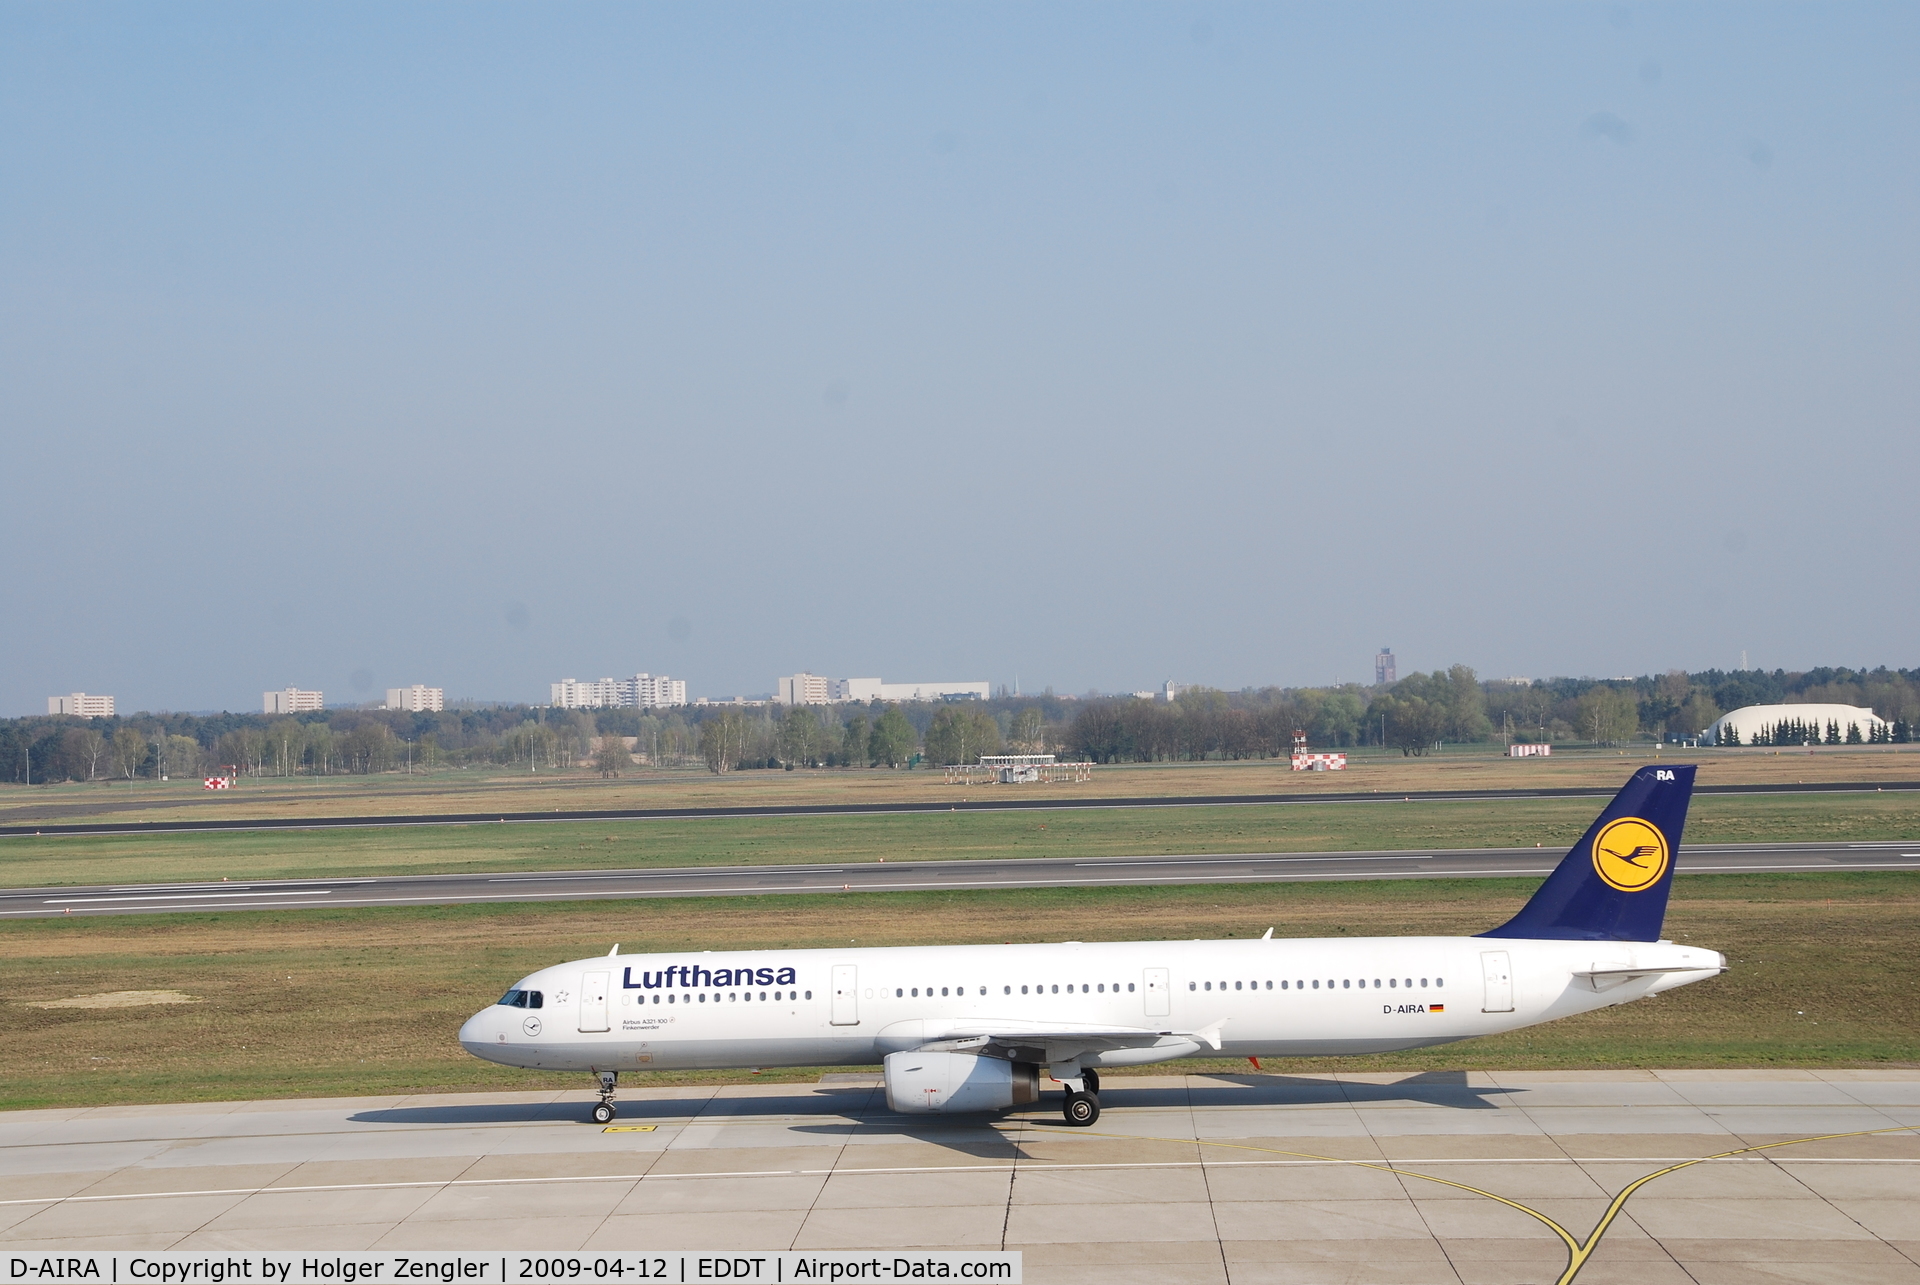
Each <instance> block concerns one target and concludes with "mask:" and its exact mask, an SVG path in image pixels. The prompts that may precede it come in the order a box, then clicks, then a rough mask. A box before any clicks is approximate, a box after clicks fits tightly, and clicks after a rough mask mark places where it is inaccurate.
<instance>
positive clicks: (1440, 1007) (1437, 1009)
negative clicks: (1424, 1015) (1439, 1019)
mask: <svg viewBox="0 0 1920 1285" xmlns="http://www.w3.org/2000/svg"><path fill="white" fill-rule="evenodd" d="M1427 1011H1428V1012H1429V1013H1444V1012H1446V1011H1447V1006H1446V1005H1445V1004H1429V1005H1427Z"/></svg>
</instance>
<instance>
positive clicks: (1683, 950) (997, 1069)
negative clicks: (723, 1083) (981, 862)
mask: <svg viewBox="0 0 1920 1285" xmlns="http://www.w3.org/2000/svg"><path fill="white" fill-rule="evenodd" d="M1693 774H1694V769H1693V768H1691V767H1647V768H1642V769H1640V770H1639V771H1638V772H1636V773H1634V775H1633V779H1632V780H1630V781H1628V782H1627V785H1626V788H1624V789H1623V790H1621V791H1620V793H1619V794H1618V795H1616V796H1615V797H1614V799H1613V801H1612V802H1611V803H1609V804H1608V805H1607V807H1606V809H1605V810H1604V811H1603V812H1601V814H1600V816H1599V819H1598V820H1596V821H1595V822H1594V823H1593V825H1592V827H1591V828H1590V829H1589V830H1588V831H1587V833H1586V834H1585V835H1584V836H1582V837H1581V839H1580V842H1578V843H1576V844H1575V845H1574V846H1573V850H1572V851H1571V852H1569V853H1568V854H1567V855H1566V857H1565V858H1564V859H1563V860H1562V861H1561V862H1560V864H1559V866H1558V867H1557V868H1556V869H1555V870H1554V871H1553V873H1552V874H1551V875H1549V876H1547V880H1546V882H1545V883H1543V884H1542V885H1541V886H1540V888H1539V890H1538V891H1537V892H1535V893H1534V895H1533V899H1532V900H1530V901H1529V902H1527V904H1526V906H1525V907H1524V908H1523V909H1522V910H1521V911H1520V913H1519V914H1517V915H1515V916H1514V917H1513V918H1512V919H1511V920H1509V921H1508V922H1507V923H1505V924H1502V925H1501V926H1500V927H1498V928H1494V929H1492V930H1490V931H1488V932H1485V933H1482V934H1481V935H1479V936H1477V937H1361V938H1352V937H1341V938H1333V939H1330V938H1275V937H1273V936H1272V935H1271V930H1269V934H1268V936H1266V937H1263V938H1261V939H1259V940H1241V941H1190V942H1189V941H1141V942H1061V943H1058V944H1054V945H1030V946H897V947H887V948H879V949H869V950H780V951H756V950H737V951H736V950H724V951H712V952H707V953H704V954H698V955H623V954H621V953H620V948H619V947H618V946H616V947H614V950H613V953H612V954H610V955H607V956H604V957H601V958H597V959H584V960H576V961H574V962H573V963H568V964H556V965H554V966H553V967H551V968H543V969H541V970H540V971H539V972H536V973H534V974H532V975H531V976H528V977H525V978H522V979H521V980H520V981H518V982H516V983H515V984H514V987H513V989H512V990H510V991H508V992H507V993H506V994H505V995H504V996H502V997H501V999H500V1002H499V1003H497V1004H493V1005H490V1006H489V1007H487V1008H485V1009H482V1010H481V1011H480V1012H478V1013H476V1014H474V1015H473V1017H472V1018H471V1019H469V1020H468V1022H467V1023H466V1025H465V1026H463V1027H462V1028H461V1029H460V1043H461V1044H462V1045H463V1046H465V1048H466V1049H467V1051H468V1052H470V1053H472V1054H473V1055H474V1056H476V1057H482V1058H485V1059H487V1060H488V1061H490V1062H502V1063H505V1064H506V1065H508V1066H521V1067H538V1068H540V1069H542V1070H570V1071H589V1072H592V1073H593V1074H595V1075H596V1076H598V1077H599V1083H600V1102H599V1105H597V1106H595V1107H594V1109H593V1118H594V1119H595V1120H596V1121H599V1122H601V1123H605V1122H606V1121H608V1120H611V1119H613V1114H614V1107H613V1095H614V1089H615V1085H616V1084H617V1082H618V1079H619V1075H620V1072H621V1071H623V1070H626V1071H637V1070H646V1071H674V1070H692V1069H696V1068H724V1067H766V1066H866V1065H871V1064H873V1063H875V1062H878V1063H880V1064H881V1065H882V1066H883V1067H884V1068H885V1077H886V1089H887V1102H888V1104H889V1105H890V1106H892V1108H893V1109H894V1110H896V1111H904V1112H936V1111H997V1110H1004V1109H1006V1108H1008V1107H1014V1106H1020V1105H1023V1104H1026V1103H1031V1102H1035V1101H1037V1100H1038V1099H1039V1096H1040V1090H1041V1085H1042V1084H1043V1083H1048V1082H1051V1083H1057V1084H1059V1085H1061V1086H1062V1087H1063V1088H1064V1089H1065V1090H1066V1098H1065V1100H1064V1102H1063V1104H1062V1109H1063V1111H1064V1112H1065V1114H1066V1118H1067V1122H1068V1123H1069V1124H1076V1125H1086V1124H1092V1123H1093V1122H1094V1120H1096V1119H1097V1118H1099V1115H1100V1097H1099V1092H1100V1078H1099V1077H1100V1068H1102V1067H1110V1066H1140V1065H1142V1064H1145V1063H1149V1062H1164V1061H1167V1060H1169V1059H1171V1058H1181V1057H1194V1056H1196V1055H1215V1056H1223V1057H1248V1058H1260V1057H1290V1056H1291V1057H1305V1056H1326V1055H1331V1054H1357V1053H1386V1052H1392V1051H1395V1050H1399V1049H1411V1048H1419V1047H1421V1046H1423V1045H1428V1044H1445V1043H1449V1042H1451V1041H1454V1040H1464V1039H1471V1038H1473V1037H1474V1036H1477V1035H1492V1034H1495V1033H1497V1032H1500V1031H1511V1030H1515V1029H1517V1028H1519V1027H1522V1026H1532V1025H1534V1024H1536V1023H1539V1022H1551V1021H1553V1020H1555V1019H1556V1018H1562V1017H1568V1016H1571V1015H1572V1014H1575V1013H1584V1012H1587V1011H1589V1010H1590V1009H1596V1008H1603V1007H1605V1006H1607V1005H1610V1004H1624V1003H1626V1002H1627V1001H1628V1000H1634V999H1639V998H1640V997H1642V996H1644V995H1653V994H1657V993H1659V992H1660V991H1664V990H1671V989H1673V988H1674V987H1676V986H1684V985H1686V984H1687V983H1688V982H1697V981H1700V980H1702V979H1704V978H1708V977H1712V976H1715V975H1716V974H1718V973H1721V972H1724V971H1725V969H1726V961H1725V960H1724V959H1723V958H1722V957H1721V956H1720V955H1719V954H1718V953H1716V952H1714V951H1711V950H1701V949H1698V948H1696V947H1692V946H1678V945H1675V944H1674V943H1673V942H1670V941H1662V940H1661V939H1660V924H1661V920H1662V919H1663V918H1664V917H1665V914H1666V907H1667V892H1668V889H1669V888H1670V887H1671V886H1672V882H1673V859H1674V854H1675V853H1676V852H1677V851H1678V849H1679V847H1680V832H1681V828H1682V827H1683V826H1684V825H1685V823H1686V818H1687V802H1688V799H1689V798H1690V797H1691V795H1692V793H1693Z"/></svg>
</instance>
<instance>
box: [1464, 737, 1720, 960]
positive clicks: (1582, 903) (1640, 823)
mask: <svg viewBox="0 0 1920 1285" xmlns="http://www.w3.org/2000/svg"><path fill="white" fill-rule="evenodd" d="M1693 774H1694V768H1693V767H1691V766H1688V765H1684V764H1676V765H1674V766H1671V767H1668V766H1660V767H1643V768H1641V769H1640V770H1639V771H1638V772H1635V773H1634V774H1633V778H1632V779H1631V780H1629V781H1628V782H1627V783H1626V785H1625V786H1624V787H1623V788H1622V789H1621V791H1620V793H1618V794H1616V795H1614V796H1613V802H1611V803H1609V804H1607V806H1606V808H1605V809H1604V810H1603V811H1602V812H1601V813H1600V815H1599V817H1598V818H1596V819H1595V820H1594V823H1593V824H1592V825H1591V826H1589V827H1588V828H1587V832H1586V833H1585V834H1583V835H1581V836H1580V842H1578V843H1576V844H1574V845H1573V848H1572V850H1571V851H1569V852H1568V853H1567V855H1566V856H1565V857H1564V858H1562V859H1561V862H1560V864H1559V865H1558V866H1556V867H1554V871H1553V873H1552V874H1550V875H1548V876H1547V881H1546V882H1545V883H1543V884H1541V885H1540V887H1539V890H1538V891H1536V892H1535V893H1534V894H1533V899H1532V900H1531V901H1529V902H1527V904H1526V905H1524V906H1522V907H1521V908H1520V913H1519V914H1517V915H1515V916H1514V917H1513V918H1512V919H1509V920H1508V921H1507V922H1506V923H1504V924H1502V925H1500V926H1499V927H1498V928H1495V929H1493V930H1491V931H1489V932H1484V933H1481V934H1480V935H1481V936H1482V937H1523V938H1531V939H1534V940H1536V941H1539V940H1546V941H1658V940H1660V924H1661V922H1662V921H1663V920H1664V919H1665V918H1666V914H1667V893H1668V891H1669V890H1670V889H1671V888H1672V886H1673V863H1674V859H1675V858H1676V857H1677V856H1678V855H1679V853H1680V833H1681V831H1682V830H1683V829H1685V828H1686V824H1687V804H1688V802H1689V801H1691V799H1692V797H1693Z"/></svg>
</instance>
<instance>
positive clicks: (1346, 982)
mask: <svg viewBox="0 0 1920 1285" xmlns="http://www.w3.org/2000/svg"><path fill="white" fill-rule="evenodd" d="M1340 989H1341V990H1349V991H1350V990H1352V989H1353V979H1352V978H1350V977H1349V978H1344V979H1342V980H1341V982H1340Z"/></svg>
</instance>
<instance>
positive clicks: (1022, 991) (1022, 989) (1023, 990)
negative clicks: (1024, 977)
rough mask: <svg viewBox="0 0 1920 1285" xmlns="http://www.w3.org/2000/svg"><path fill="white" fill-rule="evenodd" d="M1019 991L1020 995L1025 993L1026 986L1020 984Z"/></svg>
mask: <svg viewBox="0 0 1920 1285" xmlns="http://www.w3.org/2000/svg"><path fill="white" fill-rule="evenodd" d="M1020 993H1021V994H1022V995H1025V994H1026V993H1027V988H1026V987H1024V986H1022V987H1021V988H1020Z"/></svg>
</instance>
